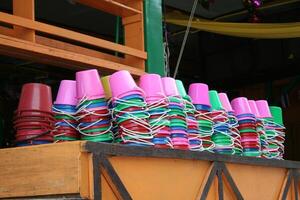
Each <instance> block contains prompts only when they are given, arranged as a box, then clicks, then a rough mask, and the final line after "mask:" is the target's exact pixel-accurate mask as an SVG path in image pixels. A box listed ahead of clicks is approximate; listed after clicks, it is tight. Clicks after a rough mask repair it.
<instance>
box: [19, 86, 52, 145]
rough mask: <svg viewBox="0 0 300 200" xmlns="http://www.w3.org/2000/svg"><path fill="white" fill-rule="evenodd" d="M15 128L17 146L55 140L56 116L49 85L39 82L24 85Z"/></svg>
mask: <svg viewBox="0 0 300 200" xmlns="http://www.w3.org/2000/svg"><path fill="white" fill-rule="evenodd" d="M14 128H15V130H16V145H17V146H27V145H36V144H47V143H51V142H53V135H52V131H53V129H54V117H53V113H52V94H51V88H50V87H49V86H47V85H44V84H39V83H28V84H25V85H23V87H22V92H21V97H20V101H19V105H18V109H17V111H16V112H15V116H14Z"/></svg>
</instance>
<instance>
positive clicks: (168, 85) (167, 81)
mask: <svg viewBox="0 0 300 200" xmlns="http://www.w3.org/2000/svg"><path fill="white" fill-rule="evenodd" d="M161 80H162V84H163V88H164V92H165V95H166V96H177V97H179V92H178V89H177V85H176V81H175V79H174V78H171V77H164V78H162V79H161Z"/></svg>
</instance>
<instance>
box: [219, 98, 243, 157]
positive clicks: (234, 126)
mask: <svg viewBox="0 0 300 200" xmlns="http://www.w3.org/2000/svg"><path fill="white" fill-rule="evenodd" d="M219 98H220V101H221V103H222V106H223V108H224V110H225V111H226V113H227V115H228V120H229V121H228V123H229V127H230V135H231V136H232V139H233V141H234V154H235V155H242V154H243V147H242V144H241V136H240V131H239V129H238V126H239V124H238V120H237V118H236V116H235V114H234V111H233V109H232V106H231V104H230V101H229V99H228V96H227V94H226V93H219Z"/></svg>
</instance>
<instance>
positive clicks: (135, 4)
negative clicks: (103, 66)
mask: <svg viewBox="0 0 300 200" xmlns="http://www.w3.org/2000/svg"><path fill="white" fill-rule="evenodd" d="M128 5H129V6H130V7H132V8H134V9H137V10H141V11H142V13H143V1H132V2H129V3H128ZM142 13H141V14H136V15H132V16H129V17H123V18H122V23H123V25H124V32H125V45H126V46H128V47H132V48H135V49H138V50H142V51H144V50H145V44H144V16H143V14H142ZM125 59H126V61H125V62H126V64H127V65H130V66H132V67H137V68H140V69H145V61H144V60H142V59H139V58H136V57H133V56H129V55H126V56H125Z"/></svg>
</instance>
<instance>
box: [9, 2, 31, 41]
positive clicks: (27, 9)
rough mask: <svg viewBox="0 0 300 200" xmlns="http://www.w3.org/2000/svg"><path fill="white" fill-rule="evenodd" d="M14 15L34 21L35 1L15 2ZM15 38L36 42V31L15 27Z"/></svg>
mask: <svg viewBox="0 0 300 200" xmlns="http://www.w3.org/2000/svg"><path fill="white" fill-rule="evenodd" d="M13 14H14V15H16V16H19V17H24V18H27V19H30V20H34V18H35V15H34V0H13ZM14 31H15V36H16V37H18V38H20V39H24V40H28V41H31V42H35V31H34V30H30V29H26V28H22V27H18V26H14Z"/></svg>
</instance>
